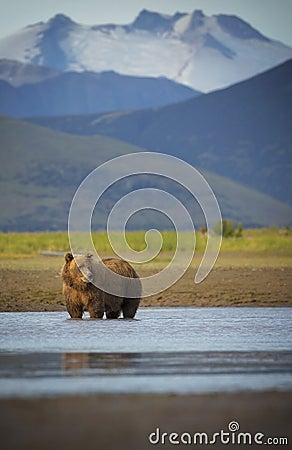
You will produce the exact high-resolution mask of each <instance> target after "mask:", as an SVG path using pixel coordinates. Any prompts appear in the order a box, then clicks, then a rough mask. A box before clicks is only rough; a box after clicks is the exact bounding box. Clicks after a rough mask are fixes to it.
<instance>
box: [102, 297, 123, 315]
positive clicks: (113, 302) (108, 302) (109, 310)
mask: <svg viewBox="0 0 292 450" xmlns="http://www.w3.org/2000/svg"><path fill="white" fill-rule="evenodd" d="M104 303H105V314H106V318H107V319H118V318H119V317H120V315H121V304H122V299H121V297H114V296H113V295H107V294H106V295H105V302H104Z"/></svg>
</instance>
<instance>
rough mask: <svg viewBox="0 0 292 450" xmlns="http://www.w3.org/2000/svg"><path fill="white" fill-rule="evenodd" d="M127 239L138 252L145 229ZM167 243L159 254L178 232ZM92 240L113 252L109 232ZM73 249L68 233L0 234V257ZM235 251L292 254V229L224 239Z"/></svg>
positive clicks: (201, 243) (224, 249) (187, 237)
mask: <svg viewBox="0 0 292 450" xmlns="http://www.w3.org/2000/svg"><path fill="white" fill-rule="evenodd" d="M126 237H127V240H128V243H129V245H130V247H131V248H133V249H134V250H136V251H140V250H143V249H144V248H145V240H144V237H145V233H144V231H135V232H128V233H127V235H126ZM162 237H163V246H162V249H161V252H160V255H159V256H158V259H159V257H162V258H164V257H165V256H166V255H167V254H169V253H173V252H174V251H175V248H176V235H175V232H172V231H163V232H162ZM92 239H93V242H94V245H95V247H96V248H97V250H98V252H99V253H100V254H101V255H102V256H104V255H109V254H112V250H111V246H110V242H109V240H108V237H107V235H106V233H104V232H94V233H93V234H92ZM191 242H192V236H191V234H190V233H188V232H185V233H184V245H185V246H186V247H187V246H188V245H191ZM206 242H207V236H206V235H204V234H202V233H201V232H197V233H196V250H197V251H198V252H200V253H201V252H203V251H204V249H205V245H206ZM69 250H70V246H69V240H68V235H67V233H66V232H63V231H62V232H47V233H0V258H1V259H3V258H11V257H15V258H21V257H27V256H37V255H39V254H40V253H42V252H46V251H48V252H64V253H65V252H66V251H69ZM227 253H228V254H233V255H234V256H236V255H237V256H240V255H241V256H243V257H248V256H250V257H254V256H258V257H260V256H262V257H272V256H279V257H292V229H277V228H266V229H249V230H244V232H243V236H242V237H240V238H236V237H231V238H223V240H222V246H221V254H222V255H224V254H227Z"/></svg>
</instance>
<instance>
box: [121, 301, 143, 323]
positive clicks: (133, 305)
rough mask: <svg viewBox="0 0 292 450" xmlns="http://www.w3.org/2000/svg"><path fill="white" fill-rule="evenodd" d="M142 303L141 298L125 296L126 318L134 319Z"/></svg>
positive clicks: (124, 308)
mask: <svg viewBox="0 0 292 450" xmlns="http://www.w3.org/2000/svg"><path fill="white" fill-rule="evenodd" d="M139 303H140V298H125V299H124V301H123V304H122V311H123V317H124V319H133V318H134V317H135V314H136V311H137V309H138V306H139Z"/></svg>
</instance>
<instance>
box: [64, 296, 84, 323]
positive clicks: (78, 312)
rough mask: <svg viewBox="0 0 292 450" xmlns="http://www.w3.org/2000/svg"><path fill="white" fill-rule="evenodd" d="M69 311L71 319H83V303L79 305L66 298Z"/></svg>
mask: <svg viewBox="0 0 292 450" xmlns="http://www.w3.org/2000/svg"><path fill="white" fill-rule="evenodd" d="M66 306H67V311H68V313H69V314H70V317H71V319H82V316H83V305H77V304H74V303H71V302H70V300H68V301H67V300H66Z"/></svg>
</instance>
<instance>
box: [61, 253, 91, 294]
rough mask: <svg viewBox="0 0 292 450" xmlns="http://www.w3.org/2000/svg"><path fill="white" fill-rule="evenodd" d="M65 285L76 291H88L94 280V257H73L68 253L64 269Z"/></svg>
mask: <svg viewBox="0 0 292 450" xmlns="http://www.w3.org/2000/svg"><path fill="white" fill-rule="evenodd" d="M62 278H63V281H64V283H66V284H67V285H68V286H72V287H75V288H76V289H86V288H87V287H89V286H90V285H91V281H92V280H93V270H92V255H90V254H88V255H78V256H75V257H74V256H73V255H72V253H66V255H65V264H64V266H63V269H62Z"/></svg>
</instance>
